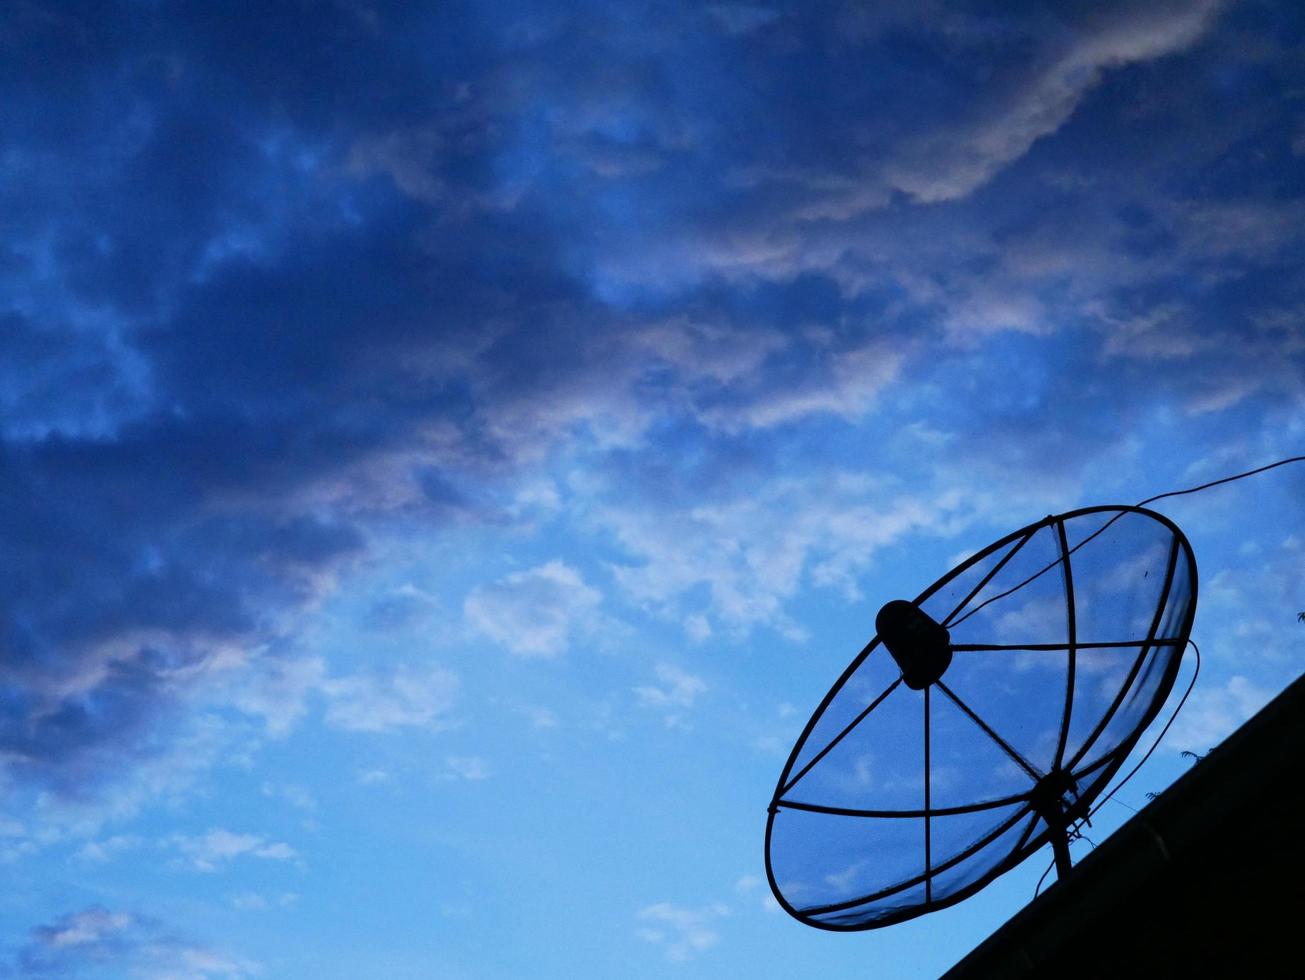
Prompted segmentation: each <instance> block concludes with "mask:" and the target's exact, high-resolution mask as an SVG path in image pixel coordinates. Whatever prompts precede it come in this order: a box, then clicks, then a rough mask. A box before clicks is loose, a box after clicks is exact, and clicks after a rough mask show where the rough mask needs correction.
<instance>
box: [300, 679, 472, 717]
mask: <svg viewBox="0 0 1305 980" xmlns="http://www.w3.org/2000/svg"><path fill="white" fill-rule="evenodd" d="M458 687H459V681H458V677H457V675H456V674H454V673H453V672H452V671H450V670H446V669H445V668H443V667H438V666H431V667H426V668H416V667H408V666H400V667H398V668H397V669H396V670H395V671H394V672H393V674H391V675H389V676H384V675H381V674H354V675H349V676H343V677H333V678H330V679H328V680H325V681H323V682H322V684H321V689H322V691H323V693H324V694H325V695H326V698H327V708H326V723H327V724H328V725H332V726H334V727H336V728H342V729H344V730H346V731H354V732H386V731H392V730H394V729H396V728H440V727H443V726H444V725H445V724H446V722H445V720H444V716H445V715H447V714H448V712H449V710H450V709H451V708H452V707H453V704H454V701H455V700H456V697H457V692H458Z"/></svg>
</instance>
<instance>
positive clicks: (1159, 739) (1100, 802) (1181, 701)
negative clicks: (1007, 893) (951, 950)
mask: <svg viewBox="0 0 1305 980" xmlns="http://www.w3.org/2000/svg"><path fill="white" fill-rule="evenodd" d="M1187 642H1188V643H1189V644H1190V645H1191V647H1192V649H1193V650H1194V651H1196V669H1195V670H1193V671H1192V679H1191V680H1190V681H1188V682H1187V690H1186V691H1184V692H1183V696H1182V697H1181V698H1179V699H1178V704H1176V705H1175V706H1174V710H1173V714H1171V715H1170V716H1169V720H1168V721H1167V722H1165V727H1164V728H1162V729H1160V734H1159V735H1157V736H1156V738H1155V741H1154V742H1152V743H1151V747H1150V748H1149V749H1147V750H1146V754H1145V755H1144V756H1142V758H1141V759H1140V760H1139V761H1138V763H1137V765H1135V766H1134V767H1133V768H1132V769H1130V770H1129V771H1128V775H1126V776H1125V777H1124V778H1123V779H1121V780H1120V781H1119V782H1118V783H1116V784H1115V786H1114V788H1113V789H1112V790H1111V791H1110V792H1109V793H1107V794H1106V795H1105V796H1103V797H1101V799H1099V800H1097V802H1096V804H1095V805H1094V806H1093V807H1092V809H1091V810H1089V811H1088V814H1087V816H1086V817H1085V818H1084V820H1085V821H1087V822H1089V823H1090V822H1091V818H1092V817H1093V816H1094V815H1095V814H1096V812H1097V811H1098V810H1100V809H1101V807H1102V806H1103V805H1104V804H1105V803H1106V802H1107V801H1109V800H1110V799H1111V798H1112V797H1113V796H1114V795H1115V794H1116V793H1118V792H1119V791H1120V790H1121V789H1123V787H1124V785H1125V784H1126V783H1127V782H1128V781H1129V780H1130V779H1132V778H1133V777H1134V776H1135V775H1137V771H1138V770H1139V769H1141V768H1142V766H1144V765H1145V764H1146V760H1147V759H1149V758H1151V753H1153V752H1154V751H1155V750H1156V749H1157V748H1158V747H1159V745H1160V743H1161V742H1162V741H1164V737H1165V735H1166V734H1168V732H1169V729H1170V727H1171V726H1172V725H1173V723H1174V722H1175V721H1176V720H1177V718H1178V713H1179V712H1180V711H1182V710H1183V705H1184V704H1186V703H1187V699H1188V697H1189V696H1190V695H1191V693H1192V689H1193V688H1194V687H1196V679H1197V678H1198V677H1199V676H1200V675H1201V648H1200V647H1198V646H1197V645H1196V641H1195V640H1193V639H1191V638H1190V637H1189V638H1188V640H1187ZM1115 802H1116V803H1118V804H1119V805H1120V806H1123V807H1127V808H1128V809H1129V810H1133V812H1134V813H1137V812H1138V811H1137V810H1135V809H1133V807H1131V806H1129V805H1128V804H1127V803H1125V802H1124V801H1123V800H1115ZM1077 837H1082V838H1083V839H1084V840H1086V841H1088V843H1092V841H1091V839H1090V838H1089V837H1087V836H1086V835H1085V834H1083V833H1082V832H1081V831H1078V830H1077V827H1076V828H1075V835H1074V837H1072V838H1071V839H1076V838H1077ZM1092 846H1093V847H1094V848H1095V847H1096V845H1095V844H1092ZM1055 866H1056V862H1055V860H1054V859H1053V860H1052V862H1051V863H1050V864H1049V865H1047V870H1046V871H1044V872H1042V877H1040V878H1039V879H1038V884H1037V887H1035V888H1034V889H1033V897H1034V898H1037V897H1038V893H1039V892H1041V891H1042V883H1043V882H1044V881H1046V880H1047V875H1048V874H1050V873H1051V869H1052V868H1054V867H1055Z"/></svg>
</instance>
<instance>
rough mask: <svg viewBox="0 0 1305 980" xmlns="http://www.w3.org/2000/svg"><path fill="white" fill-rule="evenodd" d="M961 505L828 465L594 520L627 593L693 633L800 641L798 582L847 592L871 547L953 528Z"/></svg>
mask: <svg viewBox="0 0 1305 980" xmlns="http://www.w3.org/2000/svg"><path fill="white" fill-rule="evenodd" d="M971 506H973V505H972V504H966V505H963V504H962V502H961V498H960V497H959V495H943V496H941V497H939V498H935V499H934V500H929V501H926V500H922V499H917V498H914V497H912V496H909V495H907V494H903V493H900V492H898V491H894V490H890V489H888V488H887V487H885V486H882V485H880V484H879V483H878V482H877V481H876V480H874V479H871V478H867V477H863V476H858V475H854V474H851V473H839V472H837V471H835V472H832V473H830V472H826V473H825V474H824V475H822V476H821V477H819V478H792V477H790V478H786V479H782V480H781V479H773V480H770V481H769V482H768V483H767V484H766V485H764V486H762V487H758V488H750V489H749V491H748V492H747V493H746V494H740V495H738V496H731V497H727V498H725V499H721V500H719V501H714V502H705V501H704V502H702V503H700V504H698V505H696V506H691V507H683V508H681V507H678V506H674V505H671V506H663V505H660V504H650V505H648V506H646V507H644V508H641V509H634V508H631V507H629V506H622V505H619V504H618V505H613V506H611V507H607V508H601V509H598V508H596V509H595V510H594V512H593V519H594V521H595V523H596V524H598V526H599V527H601V528H602V529H604V530H606V531H608V532H609V533H611V534H612V535H613V536H614V537H615V539H616V541H617V542H618V543H619V544H620V545H621V547H622V549H623V550H624V551H625V552H626V554H627V555H628V556H629V559H630V560H629V561H628V562H624V563H621V564H619V565H616V566H614V567H613V569H612V572H613V575H614V576H615V578H616V581H617V582H618V584H620V585H621V587H622V588H623V589H624V590H625V591H626V593H627V595H629V596H630V598H632V599H633V600H634V601H636V602H639V603H642V604H646V605H647V606H649V607H650V608H652V609H654V610H656V611H659V612H661V613H663V614H664V615H668V616H671V617H673V618H677V619H680V620H681V621H682V622H684V624H685V626H686V629H689V630H690V632H691V634H692V635H694V636H697V637H703V636H705V635H709V633H710V628H711V624H712V623H716V624H719V625H721V626H724V627H725V628H726V629H727V630H728V631H729V632H730V633H732V634H733V635H735V636H745V635H747V634H748V633H749V632H750V631H751V630H752V629H754V628H757V627H767V628H771V629H775V630H777V631H779V632H780V633H782V634H784V635H786V636H788V637H789V638H791V639H794V640H800V639H801V638H802V632H801V630H800V629H799V627H798V626H797V625H796V624H795V623H794V622H793V621H792V620H791V618H790V617H789V615H788V613H787V611H786V609H785V604H786V602H787V601H788V600H789V599H791V598H792V597H794V596H795V595H797V593H798V591H799V589H801V588H804V587H807V586H816V587H825V588H832V589H837V590H839V591H841V592H842V593H843V594H845V595H846V596H848V597H849V598H854V597H856V596H857V595H858V594H859V593H858V589H857V584H856V583H857V576H858V575H859V574H860V573H861V572H863V571H865V570H866V569H867V568H869V567H870V566H871V564H872V563H873V562H874V560H875V556H876V553H877V552H878V551H879V550H881V549H883V548H885V547H887V546H889V545H891V544H893V543H894V542H896V541H898V540H899V539H901V538H902V537H904V536H905V535H907V534H910V533H918V532H921V531H932V532H935V533H944V534H947V533H954V532H955V530H959V528H960V527H961V526H963V525H964V523H965V521H966V520H967V515H966V509H967V508H968V507H971ZM704 594H705V596H706V602H705V604H701V603H702V599H701V598H700V597H701V596H703V595H704Z"/></svg>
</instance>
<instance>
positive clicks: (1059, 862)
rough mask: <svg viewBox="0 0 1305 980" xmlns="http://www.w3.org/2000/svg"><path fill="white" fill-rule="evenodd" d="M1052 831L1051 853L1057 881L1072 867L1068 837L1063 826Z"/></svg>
mask: <svg viewBox="0 0 1305 980" xmlns="http://www.w3.org/2000/svg"><path fill="white" fill-rule="evenodd" d="M1052 829H1053V833H1052V837H1051V852H1052V853H1053V854H1054V855H1055V856H1056V880H1057V881H1059V880H1060V879H1062V878H1064V877H1065V875H1067V874H1069V872H1070V868H1072V867H1073V865H1071V864H1070V862H1069V835H1068V834H1066V833H1065V828H1064V827H1063V826H1061V827H1054V828H1052Z"/></svg>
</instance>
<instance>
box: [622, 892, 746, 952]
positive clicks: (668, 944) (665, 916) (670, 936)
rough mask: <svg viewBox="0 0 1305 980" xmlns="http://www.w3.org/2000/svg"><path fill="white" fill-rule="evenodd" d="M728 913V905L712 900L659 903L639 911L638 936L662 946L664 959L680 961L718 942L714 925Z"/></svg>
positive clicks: (717, 934) (718, 934)
mask: <svg viewBox="0 0 1305 980" xmlns="http://www.w3.org/2000/svg"><path fill="white" fill-rule="evenodd" d="M729 915H730V909H729V906H727V905H725V904H723V903H715V904H712V905H707V906H703V907H701V908H691V907H687V906H683V905H674V904H672V903H670V902H658V903H657V904H656V905H649V906H647V907H646V908H644V909H642V910H640V912H639V921H640V922H642V923H644V925H643V926H642V927H641V928H640V929H639V930H638V935H639V938H640V939H642V940H643V941H644V942H647V943H651V944H653V945H654V946H657V947H659V948H661V949H662V950H663V951H664V952H665V954H666V957H667V959H671V960H675V961H683V960H687V959H689V958H690V957H691V956H693V955H695V954H697V953H702V952H705V951H706V950H708V949H711V948H712V947H713V946H715V945H716V944H717V943H718V942H720V933H718V932H717V931H716V928H715V927H716V924H717V923H718V922H719V921H720V920H721V919H723V918H726V917H728V916H729Z"/></svg>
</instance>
